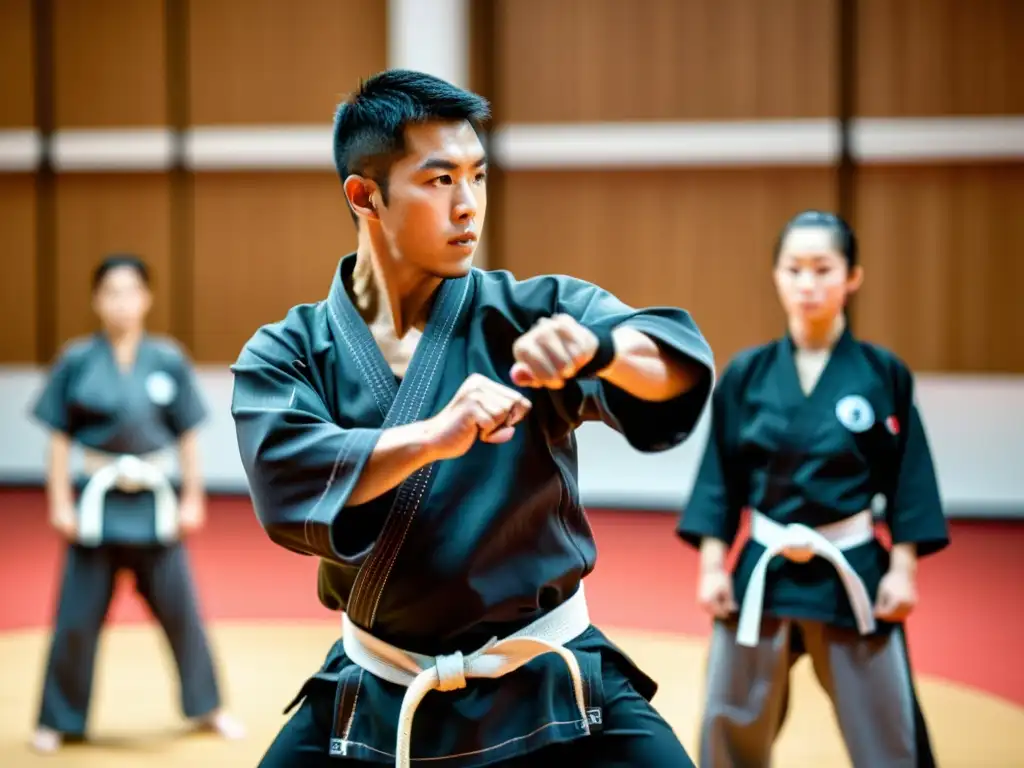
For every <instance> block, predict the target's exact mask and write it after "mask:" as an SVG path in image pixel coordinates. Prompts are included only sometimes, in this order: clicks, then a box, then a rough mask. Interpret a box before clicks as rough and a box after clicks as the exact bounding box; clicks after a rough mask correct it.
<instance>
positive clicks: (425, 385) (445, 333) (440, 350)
mask: <svg viewBox="0 0 1024 768" xmlns="http://www.w3.org/2000/svg"><path fill="white" fill-rule="evenodd" d="M467 293H469V281H468V280H467V281H466V283H465V284H464V285H463V290H462V296H461V297H460V298H459V303H458V304H457V305H456V306H455V308H454V309H453V311H452V312H451V314H450V315H449V316H448V317H447V318H445V327H444V329H443V330H442V339H443V341H442V342H441V344H440V345H439V346H438V347H437V348H436V350H435V352H436V354H435V355H434V365H433V367H432V368H431V369H430V374H429V375H428V376H425V377H423V379H421V381H420V384H421V386H422V393H421V394H420V396H419V403H418V404H417V406H416V410H419V408H420V407H421V405H422V402H423V400H425V399H426V395H427V392H428V390H429V384H430V382H432V381H433V380H434V377H435V375H436V372H437V366H438V364H439V363H440V362H441V360H442V359H443V358H444V353H445V350H446V349H447V348H448V342H449V341H450V340H451V335H452V332H453V331H454V329H455V322H456V320H457V319H458V317H459V315H460V314H461V312H462V305H463V304H464V303H465V301H466V294H467ZM426 469H427V470H428V471H427V472H426V473H424V476H423V481H422V486H421V488H420V490H419V493H418V494H417V496H416V499H415V502H414V503H413V504H412V505H411V506H410V509H409V514H408V516H407V517H406V520H405V529H404V530H403V531H402V536H401V539H400V540H399V543H398V547H397V548H396V549H395V551H394V552H392V554H391V557H390V562H389V563H388V566H387V570H386V571H385V573H384V576H383V578H382V579H381V580H380V586H378V587H377V589H376V592H377V595H376V597H375V598H374V601H373V611H372V612H371V613H370V624H371V625H372V624H373V622H374V620H375V619H376V617H377V607H378V606H379V605H380V598H381V596H382V595H383V594H384V587H385V585H386V584H387V582H388V578H389V577H390V576H391V569H392V568H393V567H394V565H395V561H396V560H398V553H399V552H400V551H401V549H402V545H403V544H404V543H405V537H406V535H407V534H408V533H409V528H410V527H411V526H412V520H413V518H414V517H415V516H416V513H417V512H418V511H419V506H420V502H421V501H422V500H423V498H424V493H425V492H426V487H427V478H429V477H430V473H431V472H432V471H433V467H432V466H428V467H426ZM367 575H369V574H367Z"/></svg>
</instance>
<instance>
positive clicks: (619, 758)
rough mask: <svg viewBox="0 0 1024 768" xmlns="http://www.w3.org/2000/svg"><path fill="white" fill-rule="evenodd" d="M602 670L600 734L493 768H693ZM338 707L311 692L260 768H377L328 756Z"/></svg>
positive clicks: (661, 727)
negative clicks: (358, 767) (364, 767)
mask: <svg viewBox="0 0 1024 768" xmlns="http://www.w3.org/2000/svg"><path fill="white" fill-rule="evenodd" d="M602 666H603V671H602V679H603V687H604V692H605V702H604V711H603V713H602V720H603V725H602V730H601V731H600V732H597V733H594V734H592V735H591V736H587V737H584V738H582V739H578V740H576V741H572V742H568V743H564V744H555V745H553V746H550V747H545V748H543V749H540V750H537V751H535V752H531V753H529V754H526V755H523V756H522V757H518V758H514V759H512V760H507V761H505V762H500V763H494V765H499V766H506V767H507V768H543V766H549V765H550V766H555V767H557V768H576V766H579V768H591V767H593V768H694V763H693V761H692V760H691V759H690V757H689V756H688V755H687V754H686V750H685V749H684V748H683V746H682V744H680V743H679V739H678V738H677V737H676V735H675V733H674V732H673V731H672V729H671V728H670V727H669V725H668V723H666V722H665V721H664V720H663V719H662V717H661V715H659V714H658V713H657V712H656V711H655V709H654V708H653V707H652V706H651V705H650V704H649V703H648V702H647V700H646V699H644V698H643V697H642V696H641V695H640V694H639V693H637V692H636V690H634V688H633V686H632V685H630V683H629V681H628V680H627V679H626V677H625V676H624V675H622V673H621V672H619V671H618V670H617V669H616V668H615V667H613V666H612V665H611V664H603V665H602ZM334 705H335V693H334V690H333V688H332V687H331V686H328V685H324V686H310V689H309V691H308V694H307V698H306V699H305V700H304V701H303V702H302V704H301V705H300V706H299V708H298V709H297V710H296V711H295V713H294V714H293V715H292V717H291V719H290V720H288V722H287V723H285V725H284V728H282V729H281V732H280V733H279V734H278V735H277V738H276V739H275V740H274V742H273V744H271V745H270V748H269V749H268V750H267V753H266V754H265V755H264V756H263V760H262V761H261V762H260V768H287V767H289V766H295V765H302V766H304V767H306V768H334V767H335V766H339V765H379V763H361V762H359V761H356V760H352V759H351V758H340V757H329V756H328V744H329V742H330V738H331V726H332V724H333V722H334ZM439 765H444V763H439Z"/></svg>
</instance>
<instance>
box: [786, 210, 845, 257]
mask: <svg viewBox="0 0 1024 768" xmlns="http://www.w3.org/2000/svg"><path fill="white" fill-rule="evenodd" d="M810 227H816V228H822V229H827V230H828V231H829V232H831V233H832V241H833V244H834V245H835V248H836V250H837V251H839V253H841V254H842V255H843V258H844V259H846V266H847V268H849V269H853V268H854V267H855V266H857V235H856V234H854V231H853V227H851V226H850V225H849V224H848V223H847V222H846V219H844V218H843V217H842V216H840V215H839V214H838V213H832V212H831V211H819V210H808V211H801V212H800V213H798V214H797V215H796V216H794V217H793V218H791V219H790V220H789V221H787V222H786V226H784V227H783V228H782V232H780V233H779V239H778V240H776V241H775V253H774V254H773V256H772V261H773V263H778V261H779V254H780V253H781V252H782V246H783V243H785V241H786V236H787V235H788V234H789V233H790V232H792V231H793V230H794V229H804V228H810Z"/></svg>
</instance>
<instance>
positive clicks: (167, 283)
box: [55, 174, 174, 343]
mask: <svg viewBox="0 0 1024 768" xmlns="http://www.w3.org/2000/svg"><path fill="white" fill-rule="evenodd" d="M56 195H57V284H56V286H55V289H56V292H57V336H58V339H57V342H58V343H63V342H64V341H65V340H67V339H68V338H69V337H72V336H77V335H79V334H83V333H89V332H91V331H93V330H94V329H95V328H96V327H97V323H96V320H95V318H94V316H93V313H92V307H91V291H90V286H91V279H92V272H93V269H95V267H96V265H97V264H98V263H99V262H100V261H101V260H102V259H103V257H104V256H106V255H107V254H108V253H111V252H113V251H130V252H133V253H137V254H139V255H140V256H142V258H144V259H145V260H146V261H147V263H148V264H149V267H150V272H151V274H152V279H153V293H154V306H153V312H152V314H151V316H150V322H149V328H150V330H152V331H154V332H158V333H167V332H168V330H169V328H170V325H171V323H170V318H171V313H172V312H173V311H174V307H173V306H172V303H171V290H170V288H171V280H172V277H171V274H170V271H171V266H172V265H171V260H170V242H171V219H170V181H169V179H168V177H167V176H166V175H164V174H119V175H114V174H68V175H62V176H58V177H57V190H56Z"/></svg>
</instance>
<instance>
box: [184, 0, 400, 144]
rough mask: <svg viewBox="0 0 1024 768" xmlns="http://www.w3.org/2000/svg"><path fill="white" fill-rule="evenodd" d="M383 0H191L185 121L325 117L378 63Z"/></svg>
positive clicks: (383, 35) (382, 47) (381, 62)
mask: <svg viewBox="0 0 1024 768" xmlns="http://www.w3.org/2000/svg"><path fill="white" fill-rule="evenodd" d="M386 10H387V3H385V2H362V1H361V0H302V2H298V3H287V2H280V0H191V1H190V3H189V35H190V48H189V70H190V72H191V82H190V84H189V97H190V113H191V119H192V122H193V123H195V124H199V125H208V124H239V123H242V124H244V123H251V124H253V123H255V124H258V123H264V124H267V123H269V124H281V123H317V124H323V123H328V124H329V123H330V120H331V116H332V114H333V110H334V107H335V106H336V105H337V104H338V102H339V101H341V99H342V98H344V96H345V95H346V94H347V93H349V92H350V91H352V90H353V89H355V88H356V87H357V86H358V81H359V78H361V77H368V76H369V75H372V74H374V73H375V72H377V71H378V70H381V69H383V68H384V67H385V66H386V58H385V56H386V44H387V28H386V23H385V21H386V19H385V13H386Z"/></svg>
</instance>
